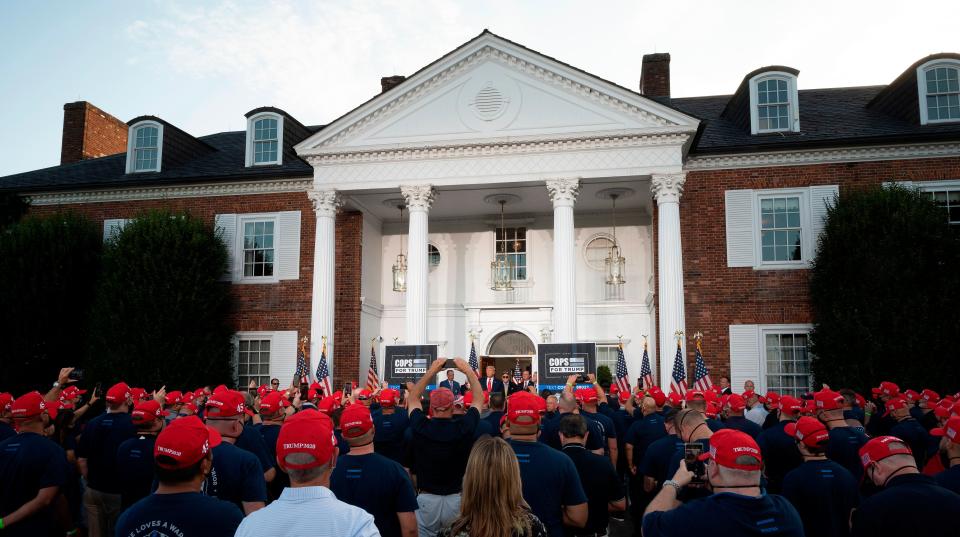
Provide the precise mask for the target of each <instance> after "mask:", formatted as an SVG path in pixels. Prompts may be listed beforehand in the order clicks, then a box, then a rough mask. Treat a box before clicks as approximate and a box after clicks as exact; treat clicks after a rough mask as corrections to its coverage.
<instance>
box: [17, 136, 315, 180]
mask: <svg viewBox="0 0 960 537" xmlns="http://www.w3.org/2000/svg"><path fill="white" fill-rule="evenodd" d="M322 128H323V127H322V126H311V127H306V129H307V130H308V131H310V133H311V134H312V133H315V132H317V131H319V130H320V129H322ZM246 136H247V131H245V130H243V131H233V132H221V133H218V134H211V135H208V136H199V137H197V140H200V141H202V142H204V143H205V144H207V145H209V146H210V147H212V148H213V151H210V152H207V153H205V154H201V155H199V156H197V157H195V158H193V159H190V160H188V161H186V162H183V163H181V164H179V165H177V166H166V164H167V163H166V162H164V163H163V164H164V165H162V166H161V167H160V170H161V171H160V172H159V173H152V172H147V173H130V174H128V173H126V169H125V166H126V158H127V155H126V153H120V154H117V155H110V156H108V157H101V158H95V159H89V160H82V161H79V162H73V163H70V164H64V165H62V166H53V167H51V168H44V169H41V170H35V171H31V172H24V173H18V174H16V175H9V176H7V177H2V178H0V190H15V191H18V192H35V191H41V190H42V191H54V190H73V189H78V188H85V189H86V188H111V187H117V188H119V187H127V186H155V185H164V184H184V183H193V182H211V181H233V180H245V179H251V180H252V179H266V178H279V177H312V176H313V167H312V166H310V165H309V164H307V163H306V162H304V161H303V160H301V159H300V158H298V157H296V156H292V155H291V153H292V152H291V153H288V152H287V151H284V155H283V164H281V165H279V166H251V167H245V166H244V157H245V152H246ZM284 145H287V144H284Z"/></svg>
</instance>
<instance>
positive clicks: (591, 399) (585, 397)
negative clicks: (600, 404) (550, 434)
mask: <svg viewBox="0 0 960 537" xmlns="http://www.w3.org/2000/svg"><path fill="white" fill-rule="evenodd" d="M527 393H530V392H527ZM577 393H580V394H582V395H581V396H580V398H581V400H582V401H583V402H584V403H588V404H593V403H596V402H597V401H598V400H599V398H600V395H599V394H598V393H597V388H595V387H593V386H591V387H589V388H586V389H583V390H580V391H579V392H577ZM531 395H532V394H531Z"/></svg>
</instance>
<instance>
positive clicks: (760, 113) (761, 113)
mask: <svg viewBox="0 0 960 537" xmlns="http://www.w3.org/2000/svg"><path fill="white" fill-rule="evenodd" d="M757 118H758V120H759V123H758V129H759V130H760V131H782V130H790V100H789V97H788V91H787V81H786V80H781V79H777V78H770V79H767V80H761V81H759V82H757Z"/></svg>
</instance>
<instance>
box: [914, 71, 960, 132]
mask: <svg viewBox="0 0 960 537" xmlns="http://www.w3.org/2000/svg"><path fill="white" fill-rule="evenodd" d="M938 67H950V68H952V69H956V70H957V76H958V77H960V60H955V59H952V58H940V59H936V60H930V61H928V62H927V63H924V64H923V65H921V66H920V67H917V104H918V105H919V106H920V124H921V125H929V124H934V125H936V124H938V123H957V122H960V119H929V117H928V115H929V114H928V112H927V71H929V70H931V69H936V68H938Z"/></svg>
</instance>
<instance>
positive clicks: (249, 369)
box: [237, 339, 270, 388]
mask: <svg viewBox="0 0 960 537" xmlns="http://www.w3.org/2000/svg"><path fill="white" fill-rule="evenodd" d="M238 350H239V354H238V356H237V380H238V384H237V385H238V386H241V387H243V388H246V387H247V385H249V384H250V381H251V380H253V381H255V382H256V383H257V386H260V385H263V384H270V340H269V339H241V340H240V342H239V348H238Z"/></svg>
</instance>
